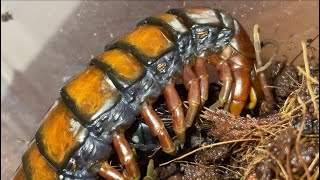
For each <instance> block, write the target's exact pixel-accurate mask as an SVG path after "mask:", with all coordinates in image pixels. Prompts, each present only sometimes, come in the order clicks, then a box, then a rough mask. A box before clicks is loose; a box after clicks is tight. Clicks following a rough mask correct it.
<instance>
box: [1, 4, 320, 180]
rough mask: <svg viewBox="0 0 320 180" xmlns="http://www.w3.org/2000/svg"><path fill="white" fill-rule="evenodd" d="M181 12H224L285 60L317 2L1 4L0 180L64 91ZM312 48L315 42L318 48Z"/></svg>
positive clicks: (304, 33) (313, 23)
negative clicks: (142, 26) (132, 37)
mask: <svg viewBox="0 0 320 180" xmlns="http://www.w3.org/2000/svg"><path fill="white" fill-rule="evenodd" d="M184 6H210V7H214V8H219V9H224V10H227V11H229V12H230V13H231V14H232V15H233V16H234V17H236V18H237V19H238V20H239V21H240V22H241V23H242V24H243V26H244V27H245V29H246V30H248V32H249V33H250V34H251V33H252V28H253V25H254V24H256V23H258V24H260V27H261V38H262V39H275V40H278V41H279V43H280V52H279V55H278V58H279V59H288V60H290V59H292V58H293V57H295V56H296V55H297V54H298V53H299V51H300V50H301V44H300V41H301V40H306V39H308V38H313V37H315V36H316V35H317V34H319V24H318V21H319V14H318V13H319V2H318V1H302V2H298V1H288V2H285V1H263V2H262V1H224V2H223V1H193V2H189V1H152V2H150V1H106V2H102V1H96V2H95V1H87V2H86V1H84V2H80V1H57V2H50V1H43V2H41V1H35V2H32V1H21V2H19V1H12V2H10V1H1V12H3V11H10V12H11V13H12V16H13V20H10V21H8V22H1V37H2V38H1V179H10V177H11V176H12V175H13V173H14V171H15V169H16V168H17V167H18V166H19V164H20V162H21V156H22V154H23V152H24V150H25V148H26V146H27V142H29V141H30V140H31V139H32V138H33V136H34V134H35V132H36V130H37V128H38V127H39V125H40V123H41V120H42V117H43V116H44V114H45V113H46V111H47V109H48V108H49V107H50V106H51V104H52V103H53V102H54V101H55V99H56V98H57V97H58V95H59V89H60V87H62V85H63V83H64V82H65V81H66V80H67V79H68V78H70V77H72V76H74V75H75V74H77V73H78V72H80V71H81V70H82V69H84V68H85V66H86V65H87V64H88V62H89V60H90V59H91V57H92V56H94V55H98V54H99V53H101V52H102V50H103V47H104V45H105V44H106V43H108V42H110V41H111V40H113V39H114V38H116V37H119V36H121V35H122V34H124V33H126V32H128V31H130V30H132V29H133V28H134V27H135V24H136V23H137V22H139V21H140V20H142V19H143V18H145V17H147V16H150V15H155V14H158V13H161V12H165V11H166V10H168V9H170V8H176V7H184ZM317 42H318V41H317Z"/></svg>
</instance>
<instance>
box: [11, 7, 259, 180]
mask: <svg viewBox="0 0 320 180" xmlns="http://www.w3.org/2000/svg"><path fill="white" fill-rule="evenodd" d="M202 32H205V34H204V35H203V36H202V34H201V33H202ZM239 33H243V30H242V27H241V25H240V24H239V23H238V22H237V21H236V20H235V19H233V18H232V17H231V16H230V15H229V14H228V13H227V12H225V11H222V10H214V9H210V8H190V9H171V10H169V11H168V12H167V13H165V14H161V15H159V16H155V17H149V18H146V19H145V20H143V21H142V22H140V23H139V24H138V27H137V28H136V29H135V30H133V31H132V32H130V33H128V34H127V35H125V36H124V37H122V38H119V39H117V40H115V41H114V42H112V43H111V44H109V45H107V46H106V47H105V52H103V53H102V54H101V55H100V56H98V57H96V58H94V59H93V60H92V61H91V65H90V66H89V67H87V69H85V70H84V71H83V72H82V73H80V74H79V75H77V76H75V77H73V78H72V79H71V80H69V81H68V82H67V83H66V85H65V86H64V87H63V88H62V89H61V98H59V99H58V100H57V101H56V102H55V103H54V105H53V106H52V107H51V109H50V110H49V111H48V112H47V114H46V116H45V117H44V121H43V124H42V125H41V127H40V128H39V130H38V131H37V133H36V136H35V141H33V142H32V143H31V144H30V146H29V148H28V150H27V151H26V152H25V154H24V155H23V158H22V159H23V160H22V166H20V169H18V171H17V173H16V176H15V179H25V178H27V179H58V178H60V179H95V178H97V173H96V171H95V168H94V166H95V164H97V163H99V162H101V161H105V160H107V158H108V156H109V154H110V151H111V149H112V146H111V142H112V132H113V131H114V130H118V131H125V130H126V129H127V128H128V127H130V126H131V124H132V123H134V119H135V116H137V115H138V114H139V113H140V111H141V105H142V103H143V102H145V101H150V102H152V101H154V100H156V99H157V98H158V96H160V95H161V93H162V91H163V89H164V87H165V85H166V84H167V82H168V81H169V79H171V78H173V77H180V76H181V73H182V70H183V66H184V64H187V63H190V57H192V56H193V55H196V56H200V55H202V54H203V53H204V52H205V51H208V50H209V51H212V52H219V51H221V50H222V49H223V48H224V47H225V46H226V45H228V44H230V45H231V46H233V47H234V48H235V49H236V50H237V51H238V52H240V53H243V55H244V56H246V57H247V58H253V57H254V52H253V51H252V50H253V48H252V47H246V46H245V45H243V44H241V43H239V42H236V40H234V38H235V37H237V36H241V34H239ZM250 63H251V64H252V62H249V66H250V67H251V64H250Z"/></svg>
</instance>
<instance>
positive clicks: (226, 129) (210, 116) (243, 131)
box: [202, 110, 290, 141]
mask: <svg viewBox="0 0 320 180" xmlns="http://www.w3.org/2000/svg"><path fill="white" fill-rule="evenodd" d="M202 117H203V118H204V119H206V120H208V121H212V122H213V123H214V128H212V129H211V131H209V132H208V135H209V136H214V137H215V138H217V139H219V140H220V141H230V140H235V139H241V138H244V137H245V136H247V135H248V134H249V133H250V132H253V131H254V130H258V129H259V128H260V127H262V126H266V125H275V124H277V123H281V122H283V123H285V122H288V121H289V120H290V118H283V117H282V116H281V115H279V114H278V115H273V116H269V117H265V118H251V117H240V116H237V117H236V116H234V115H232V114H231V113H229V112H227V111H224V110H216V111H209V110H207V111H205V112H204V114H203V115H202Z"/></svg>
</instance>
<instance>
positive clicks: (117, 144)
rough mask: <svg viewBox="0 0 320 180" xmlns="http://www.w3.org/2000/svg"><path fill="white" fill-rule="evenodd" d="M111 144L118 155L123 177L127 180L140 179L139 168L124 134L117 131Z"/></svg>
mask: <svg viewBox="0 0 320 180" xmlns="http://www.w3.org/2000/svg"><path fill="white" fill-rule="evenodd" d="M112 143H113V146H114V148H115V150H116V152H117V154H118V157H119V160H120V163H121V165H122V166H124V167H125V172H124V176H125V177H126V178H127V179H140V170H139V167H138V165H137V162H136V160H135V158H134V154H133V152H132V150H131V148H130V145H129V143H128V141H127V140H126V139H125V137H124V134H123V133H120V132H117V131H116V132H114V133H113V141H112Z"/></svg>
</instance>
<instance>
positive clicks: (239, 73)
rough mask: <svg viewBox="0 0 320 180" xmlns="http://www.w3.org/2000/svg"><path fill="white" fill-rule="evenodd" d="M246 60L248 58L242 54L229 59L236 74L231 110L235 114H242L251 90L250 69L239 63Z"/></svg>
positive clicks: (234, 74)
mask: <svg viewBox="0 0 320 180" xmlns="http://www.w3.org/2000/svg"><path fill="white" fill-rule="evenodd" d="M245 61H247V59H245V57H243V56H242V55H235V56H233V57H231V58H230V60H229V61H228V64H229V65H230V68H231V71H232V73H233V76H234V89H233V95H232V101H231V103H230V112H231V113H232V114H234V115H240V113H241V111H242V109H243V108H244V106H245V104H246V102H247V99H248V95H249V93H250V90H251V83H250V81H251V80H250V74H249V73H250V69H249V68H247V67H245V66H242V65H240V63H239V62H245ZM236 62H237V63H236Z"/></svg>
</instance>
